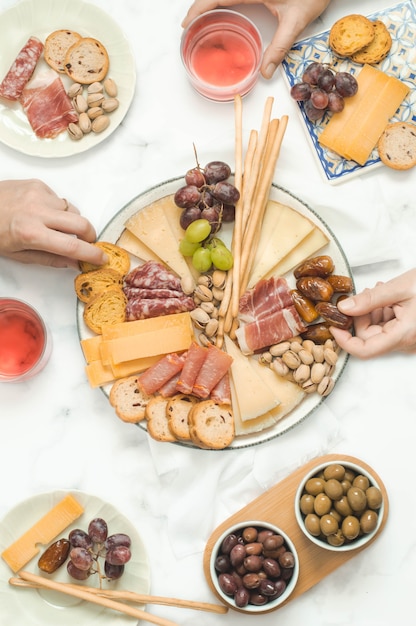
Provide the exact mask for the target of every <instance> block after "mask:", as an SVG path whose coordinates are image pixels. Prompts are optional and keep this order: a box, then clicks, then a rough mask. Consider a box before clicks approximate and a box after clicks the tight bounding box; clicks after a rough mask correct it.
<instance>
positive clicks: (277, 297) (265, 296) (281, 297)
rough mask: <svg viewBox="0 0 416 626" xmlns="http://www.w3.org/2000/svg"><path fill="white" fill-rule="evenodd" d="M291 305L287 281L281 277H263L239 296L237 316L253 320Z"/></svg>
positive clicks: (249, 320)
mask: <svg viewBox="0 0 416 626" xmlns="http://www.w3.org/2000/svg"><path fill="white" fill-rule="evenodd" d="M291 305H293V300H292V296H291V294H290V289H289V285H288V284H287V281H286V280H285V279H284V278H281V277H271V278H264V279H262V280H259V282H258V283H256V285H255V286H254V287H253V288H252V289H250V290H249V291H246V292H245V293H244V294H243V295H242V296H241V298H240V303H239V318H240V320H241V321H243V322H253V321H254V320H258V319H261V318H263V317H266V316H268V315H270V314H271V313H273V312H274V311H278V310H280V309H284V308H286V307H289V306H291Z"/></svg>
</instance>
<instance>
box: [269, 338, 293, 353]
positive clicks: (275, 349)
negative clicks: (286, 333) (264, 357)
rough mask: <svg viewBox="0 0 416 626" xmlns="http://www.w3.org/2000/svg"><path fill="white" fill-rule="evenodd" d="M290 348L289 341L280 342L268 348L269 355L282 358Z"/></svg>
mask: <svg viewBox="0 0 416 626" xmlns="http://www.w3.org/2000/svg"><path fill="white" fill-rule="evenodd" d="M289 348H290V342H289V341H282V343H276V344H275V345H274V346H271V348H270V354H272V355H273V356H282V354H284V353H285V352H287V350H289Z"/></svg>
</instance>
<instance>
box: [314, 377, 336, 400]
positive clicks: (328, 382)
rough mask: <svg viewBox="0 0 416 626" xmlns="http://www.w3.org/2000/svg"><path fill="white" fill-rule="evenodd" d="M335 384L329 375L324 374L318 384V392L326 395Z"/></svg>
mask: <svg viewBox="0 0 416 626" xmlns="http://www.w3.org/2000/svg"><path fill="white" fill-rule="evenodd" d="M334 385H335V381H334V379H333V378H331V377H330V376H324V378H323V379H322V380H321V382H320V383H319V385H318V393H319V395H321V396H327V395H329V394H330V393H331V391H332V390H333V388H334Z"/></svg>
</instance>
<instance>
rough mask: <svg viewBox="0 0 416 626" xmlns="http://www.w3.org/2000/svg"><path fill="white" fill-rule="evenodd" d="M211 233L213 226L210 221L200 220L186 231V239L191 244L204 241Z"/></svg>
mask: <svg viewBox="0 0 416 626" xmlns="http://www.w3.org/2000/svg"><path fill="white" fill-rule="evenodd" d="M210 233H211V224H210V223H209V222H208V220H205V219H199V220H195V221H194V222H191V224H189V226H188V228H187V229H186V230H185V238H186V239H187V240H188V241H190V242H191V243H200V242H201V241H204V239H206V238H207V237H208V236H209V235H210Z"/></svg>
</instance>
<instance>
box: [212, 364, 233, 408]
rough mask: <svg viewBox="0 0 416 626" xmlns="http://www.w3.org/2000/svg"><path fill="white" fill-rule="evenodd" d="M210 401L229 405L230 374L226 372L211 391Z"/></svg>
mask: <svg viewBox="0 0 416 626" xmlns="http://www.w3.org/2000/svg"><path fill="white" fill-rule="evenodd" d="M210 397H211V400H214V401H215V402H218V404H231V383H230V373H229V372H227V373H226V374H225V376H223V377H222V378H221V380H220V381H219V382H218V383H217V384H216V385H215V387H214V389H212V391H211V395H210Z"/></svg>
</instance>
